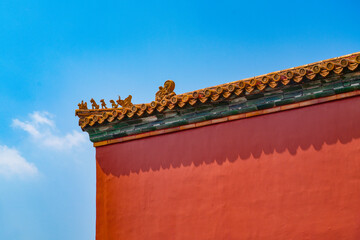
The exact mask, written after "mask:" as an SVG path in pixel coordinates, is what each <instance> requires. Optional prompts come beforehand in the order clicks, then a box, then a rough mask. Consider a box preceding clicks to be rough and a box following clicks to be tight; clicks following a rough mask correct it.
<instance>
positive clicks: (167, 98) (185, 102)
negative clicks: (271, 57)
mask: <svg viewBox="0 0 360 240" xmlns="http://www.w3.org/2000/svg"><path fill="white" fill-rule="evenodd" d="M359 64H360V52H358V53H353V54H349V55H346V56H342V57H337V58H332V59H328V60H324V61H320V62H316V63H312V64H307V65H303V66H299V67H294V68H290V69H285V70H281V71H277V72H272V73H268V74H264V75H260V76H257V77H252V78H247V79H242V80H238V81H234V82H230V83H225V84H221V85H218V86H213V87H208V88H204V89H200V90H196V91H192V92H188V93H183V94H178V95H177V94H175V92H174V89H175V83H174V82H173V81H171V80H167V81H166V82H165V84H164V86H163V87H162V86H161V87H159V91H158V92H157V93H156V94H155V100H154V101H152V102H151V103H144V104H133V103H132V102H131V98H132V97H131V95H129V96H128V97H127V98H126V99H124V100H121V98H120V97H119V99H118V100H116V101H114V100H110V103H111V107H109V108H108V107H107V104H106V103H105V101H104V99H101V100H100V103H101V105H100V106H99V105H98V104H97V103H96V101H95V100H94V99H91V100H90V102H91V107H92V109H88V105H87V103H86V102H83V101H82V102H81V103H79V104H78V106H79V109H77V110H76V111H75V115H76V116H78V117H79V125H80V126H81V128H82V129H83V130H84V129H85V128H89V127H93V126H98V125H99V126H100V125H104V124H109V123H114V122H123V121H128V120H130V119H135V118H144V117H151V116H153V115H157V114H162V113H163V112H167V110H176V109H184V108H187V106H189V107H191V106H201V105H204V106H205V105H209V104H212V105H216V104H219V105H221V102H226V101H230V100H231V99H234V98H239V97H242V96H246V97H248V96H251V95H258V94H259V93H260V94H261V93H265V92H266V93H269V92H276V91H277V89H281V88H282V87H284V86H292V85H294V86H295V85H302V84H306V83H308V82H311V81H315V80H318V79H326V78H331V77H333V76H340V75H344V74H347V73H351V72H355V71H357V69H359V68H358V67H359Z"/></svg>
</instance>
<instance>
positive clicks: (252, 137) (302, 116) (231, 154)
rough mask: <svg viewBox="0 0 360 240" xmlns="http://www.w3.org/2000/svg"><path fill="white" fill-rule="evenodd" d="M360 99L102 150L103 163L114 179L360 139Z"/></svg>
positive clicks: (116, 145) (113, 146)
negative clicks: (121, 176) (115, 177)
mask: <svg viewBox="0 0 360 240" xmlns="http://www.w3.org/2000/svg"><path fill="white" fill-rule="evenodd" d="M359 106H360V97H355V98H350V99H344V100H340V101H334V102H329V103H325V104H320V105H314V106H309V107H305V108H299V109H294V110H289V111H285V112H278V113H273V114H269V115H263V116H258V117H253V118H248V119H242V120H237V121H232V122H227V123H220V124H216V125H210V126H205V127H202V128H197V129H191V130H186V131H180V132H176V133H171V134H166V135H160V136H154V137H150V138H143V139H139V140H135V141H130V142H125V143H120V144H114V145H108V146H104V147H99V148H97V151H96V152H97V153H96V157H97V161H98V163H99V166H100V167H101V169H102V170H103V171H104V172H105V173H106V174H112V175H114V176H120V175H129V174H130V173H139V172H140V171H143V172H146V171H149V170H150V169H152V170H153V171H156V170H160V169H161V168H162V169H168V168H170V167H173V168H177V167H180V166H181V165H182V166H190V165H191V164H194V165H195V166H199V165H201V164H210V163H214V162H216V163H218V164H222V163H224V162H225V161H230V162H234V161H237V160H247V159H249V158H250V156H253V157H254V158H256V159H257V158H260V157H261V155H262V154H272V153H274V152H275V151H276V152H278V153H281V152H284V151H288V152H289V153H290V154H292V155H296V153H297V151H298V149H299V148H301V149H303V150H307V149H309V148H310V147H311V146H312V147H313V148H314V149H316V150H317V151H320V150H321V148H322V146H323V145H324V144H327V145H331V144H335V143H337V142H338V141H339V142H340V143H342V144H346V143H348V142H350V141H351V140H352V139H355V138H359V137H360V124H359V123H360V108H359Z"/></svg>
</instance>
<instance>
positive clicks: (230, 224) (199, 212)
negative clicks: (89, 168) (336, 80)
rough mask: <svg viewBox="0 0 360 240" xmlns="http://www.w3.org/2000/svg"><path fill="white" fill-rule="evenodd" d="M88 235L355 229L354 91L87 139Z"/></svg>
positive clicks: (358, 145) (359, 202)
mask: <svg viewBox="0 0 360 240" xmlns="http://www.w3.org/2000/svg"><path fill="white" fill-rule="evenodd" d="M96 158H97V222H96V231H97V239H98V240H100V239H101V240H103V239H166V240H168V239H196V240H202V239H227V240H228V239H277V240H278V239H293V240H297V239H299V240H303V239H317V240H322V239H323V240H332V239H334V240H335V239H336V240H339V239H342V240H344V239H354V240H358V239H360V97H356V98H351V99H345V100H340V101H335V102H329V103H325V104H320V105H314V106H310V107H305V108H300V109H295V110H290V111H285V112H279V113H274V114H269V115H263V116H258V117H253V118H249V119H243V120H238V121H233V122H227V123H221V124H217V125H212V126H206V127H202V128H197V129H192V130H187V131H181V132H177V133H172V134H167V135H160V136H155V137H150V138H144V139H140V140H136V141H130V142H125V143H120V144H114V145H109V146H104V147H99V148H97V151H96Z"/></svg>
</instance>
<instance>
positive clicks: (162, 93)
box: [78, 80, 176, 110]
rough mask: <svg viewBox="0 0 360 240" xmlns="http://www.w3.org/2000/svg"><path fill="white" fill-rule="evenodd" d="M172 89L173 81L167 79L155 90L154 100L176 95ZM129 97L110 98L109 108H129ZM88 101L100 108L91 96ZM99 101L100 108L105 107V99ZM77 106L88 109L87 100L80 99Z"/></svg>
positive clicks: (130, 103)
mask: <svg viewBox="0 0 360 240" xmlns="http://www.w3.org/2000/svg"><path fill="white" fill-rule="evenodd" d="M174 89H175V83H174V81H172V80H167V81H166V82H165V83H164V87H162V86H160V87H159V91H157V92H156V94H155V101H158V102H160V101H161V100H162V99H164V98H167V99H170V97H172V96H174V95H176V93H174ZM131 99H132V96H131V95H129V96H128V97H127V98H125V99H124V100H121V98H120V96H119V99H118V100H116V102H115V101H114V100H110V103H111V108H118V107H119V106H121V107H124V108H131V107H132V106H133V103H132V102H131ZM90 102H91V108H92V109H100V106H99V105H98V104H97V103H96V102H95V100H94V99H93V98H92V99H91V100H90ZM100 102H101V109H107V107H106V103H105V100H104V99H101V100H100ZM78 106H79V109H81V110H88V106H87V102H84V101H81V103H79V104H78Z"/></svg>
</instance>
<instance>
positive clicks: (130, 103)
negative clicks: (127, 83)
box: [116, 95, 134, 108]
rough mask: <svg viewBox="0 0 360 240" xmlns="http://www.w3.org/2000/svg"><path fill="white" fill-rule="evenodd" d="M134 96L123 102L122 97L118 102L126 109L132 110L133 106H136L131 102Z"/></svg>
mask: <svg viewBox="0 0 360 240" xmlns="http://www.w3.org/2000/svg"><path fill="white" fill-rule="evenodd" d="M131 99H132V96H131V95H129V96H128V97H127V98H125V99H124V100H121V98H120V96H119V99H118V100H116V102H117V103H118V104H119V105H120V106H122V107H124V108H132V106H134V104H133V103H132V102H131Z"/></svg>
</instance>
